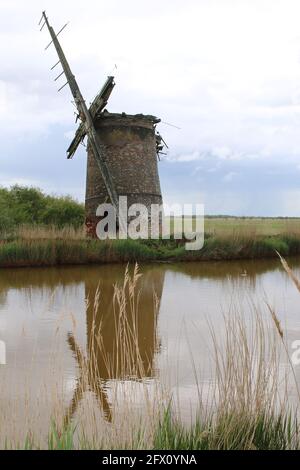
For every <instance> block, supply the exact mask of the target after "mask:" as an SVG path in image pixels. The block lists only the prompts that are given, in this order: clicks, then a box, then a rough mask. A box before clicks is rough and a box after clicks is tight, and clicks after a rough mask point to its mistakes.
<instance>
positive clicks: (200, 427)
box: [7, 409, 300, 450]
mask: <svg viewBox="0 0 300 470" xmlns="http://www.w3.org/2000/svg"><path fill="white" fill-rule="evenodd" d="M140 436H143V431H142V430H141V431H140ZM299 437H300V435H299V426H298V423H297V421H296V420H295V418H292V415H291V414H289V413H282V414H277V415H276V414H274V415H272V414H270V413H269V412H265V413H262V414H259V415H248V414H247V412H246V411H245V412H244V413H235V412H231V413H226V412H225V413H224V414H222V415H220V416H218V418H217V419H216V420H213V419H210V420H206V421H201V420H200V419H198V420H197V421H196V423H195V424H194V425H193V426H191V427H190V428H188V429H187V428H186V427H185V426H183V425H182V424H181V423H180V421H177V420H175V419H173V418H172V414H171V412H170V409H166V410H165V412H164V414H163V416H162V418H161V420H160V421H159V423H158V424H157V427H156V429H155V432H154V436H153V446H152V447H151V446H150V449H153V450H299V447H300V441H299ZM132 444H133V445H132V446H127V447H126V449H132V450H137V449H145V448H147V449H149V445H148V444H147V443H146V442H145V441H143V439H142V438H139V437H138V436H137V437H136V438H134V439H133V440H132ZM111 447H112V448H117V447H118V446H116V443H112V446H111ZM7 448H8V449H9V446H8V447H7ZM21 448H22V447H21ZM23 448H24V449H25V450H33V449H38V446H36V444H35V442H34V439H32V438H28V439H26V442H25V444H24V446H23ZM95 449H106V447H105V446H103V447H101V445H95V443H94V442H92V441H89V440H87V439H85V438H84V437H82V438H81V439H79V444H76V438H75V428H74V427H72V426H70V427H68V428H67V429H65V430H63V431H62V432H60V431H58V429H57V428H56V426H55V425H54V424H53V426H52V428H51V430H50V432H49V435H48V446H47V450H95Z"/></svg>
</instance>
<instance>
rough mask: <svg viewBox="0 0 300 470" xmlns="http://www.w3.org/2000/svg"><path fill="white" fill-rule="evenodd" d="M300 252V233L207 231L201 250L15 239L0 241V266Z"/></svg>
mask: <svg viewBox="0 0 300 470" xmlns="http://www.w3.org/2000/svg"><path fill="white" fill-rule="evenodd" d="M276 251H278V252H279V253H280V254H281V255H283V256H292V255H294V256H295V255H300V235H295V234H294V235H293V234H282V235H274V236H256V237H252V236H248V237H247V236H246V235H243V236H218V235H216V236H213V235H207V236H206V238H205V242H204V246H203V248H202V249H201V250H199V251H187V250H186V249H185V243H184V241H182V240H110V241H100V240H88V239H68V238H65V239H63V238H53V239H47V238H45V239H22V238H18V239H13V240H5V241H2V242H0V267H1V268H8V267H10V268H11V267H27V266H28V267H29V266H30V267H34V266H56V265H76V264H78V265H80V264H104V263H127V262H180V261H212V260H213V261H218V260H239V259H259V258H272V257H276V256H277V255H276Z"/></svg>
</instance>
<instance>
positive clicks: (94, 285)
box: [64, 268, 164, 425]
mask: <svg viewBox="0 0 300 470" xmlns="http://www.w3.org/2000/svg"><path fill="white" fill-rule="evenodd" d="M114 282H116V284H115V285H113V280H112V279H101V280H100V283H99V280H98V281H96V280H95V279H94V278H92V279H87V280H86V300H87V303H86V305H87V308H86V314H87V354H86V355H85V354H84V353H83V352H82V350H81V349H80V347H79V346H78V344H77V343H76V340H75V338H74V335H72V334H69V336H68V343H69V346H70V349H71V351H72V353H73V356H74V357H75V358H76V361H77V364H78V368H79V374H80V376H79V379H78V380H77V383H76V388H75V391H74V393H73V398H72V401H71V404H70V406H69V409H68V410H67V412H66V415H65V420H64V422H65V425H67V424H68V423H69V422H70V419H72V417H73V415H74V413H75V412H76V410H77V406H78V404H79V402H80V400H81V399H82V398H83V395H84V394H85V392H88V391H89V392H92V393H93V394H94V395H95V396H96V398H97V401H98V404H99V406H100V408H101V409H102V410H103V414H104V416H105V418H106V420H107V421H111V419H112V413H111V407H110V404H109V401H108V397H107V394H106V390H105V387H106V386H107V382H108V381H109V380H116V379H117V380H125V379H126V380H133V381H139V380H141V379H143V378H147V377H148V378H150V377H153V376H154V354H155V352H156V350H157V347H158V345H157V337H156V326H157V314H158V309H159V303H160V299H161V295H162V290H163V282H164V272H163V271H162V270H159V269H155V268H152V269H148V270H146V271H145V272H144V274H143V275H142V277H141V278H140V279H139V275H138V273H137V270H134V272H133V273H132V275H129V273H128V271H126V273H125V277H124V279H123V278H122V276H121V275H120V273H119V272H118V278H116V277H114Z"/></svg>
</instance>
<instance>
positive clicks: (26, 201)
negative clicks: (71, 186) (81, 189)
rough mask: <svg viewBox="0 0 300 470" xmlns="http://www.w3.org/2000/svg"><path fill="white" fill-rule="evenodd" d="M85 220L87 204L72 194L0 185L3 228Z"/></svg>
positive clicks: (0, 209) (0, 228) (78, 224)
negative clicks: (50, 193) (59, 194)
mask: <svg viewBox="0 0 300 470" xmlns="http://www.w3.org/2000/svg"><path fill="white" fill-rule="evenodd" d="M83 223H84V205H83V204H80V203H79V202H77V201H75V200H74V199H73V198H72V197H70V196H49V195H47V194H45V193H44V192H43V191H42V190H40V189H38V188H33V187H25V186H19V185H15V186H12V187H11V188H10V189H7V188H1V187H0V230H1V231H3V230H10V229H12V228H14V227H16V226H18V225H21V224H31V225H34V224H43V225H55V226H57V227H63V226H66V225H71V226H73V227H79V226H80V225H82V224H83Z"/></svg>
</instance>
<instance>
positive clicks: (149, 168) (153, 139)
mask: <svg viewBox="0 0 300 470" xmlns="http://www.w3.org/2000/svg"><path fill="white" fill-rule="evenodd" d="M42 21H44V23H43V25H42V27H41V30H42V29H43V28H44V26H45V25H46V26H47V28H48V30H49V33H50V35H51V39H52V40H51V43H50V44H49V45H48V46H47V48H48V47H49V46H50V45H51V44H52V43H53V44H54V46H55V49H56V51H57V54H58V58H59V61H58V62H57V63H56V64H55V65H54V66H53V67H52V69H53V68H55V67H56V66H57V65H59V64H61V66H62V68H63V71H62V72H61V73H60V74H59V75H58V77H57V78H56V79H55V80H57V79H58V78H59V77H60V76H62V75H63V74H64V75H65V76H66V78H67V82H66V83H65V85H63V86H62V87H61V88H60V89H59V91H60V90H61V89H62V88H64V87H65V86H66V85H67V84H68V85H69V87H70V90H71V93H72V95H73V98H74V101H75V105H76V107H77V110H78V119H79V120H80V121H81V122H80V125H79V127H78V129H77V131H76V133H75V136H74V139H73V141H72V142H71V145H70V146H69V148H68V150H67V158H69V159H70V158H72V157H73V156H74V154H75V152H76V150H77V148H78V146H79V144H80V143H82V142H83V140H84V138H85V137H86V136H87V139H88V143H87V154H88V156H87V177H86V200H85V211H86V227H87V233H88V235H90V236H96V226H97V223H98V221H99V217H97V216H96V210H97V207H98V206H99V205H100V204H102V203H108V202H110V203H112V204H113V206H114V207H115V209H116V212H117V214H118V223H119V226H122V228H123V230H125V231H126V227H127V224H128V220H127V218H124V216H123V215H122V214H121V213H120V212H119V197H120V196H126V197H127V203H128V207H129V206H130V205H131V204H134V203H138V204H143V205H144V206H146V207H147V209H148V214H149V215H150V210H151V205H152V204H162V195H161V189H160V182H159V175H158V167H157V158H158V157H159V154H160V153H161V151H162V149H163V145H162V143H164V141H163V139H162V138H161V136H160V134H159V133H158V132H157V131H156V126H157V124H158V123H159V122H160V119H158V118H157V117H155V116H151V115H144V114H137V115H129V114H125V113H109V112H108V111H107V110H106V109H105V107H106V105H107V102H108V100H109V97H110V95H111V92H112V90H113V88H114V86H115V83H114V77H111V76H110V77H108V78H107V80H106V82H105V84H104V86H103V88H102V89H101V91H100V92H99V94H98V95H97V96H96V98H95V99H94V101H93V102H92V104H91V105H90V108H87V106H86V103H85V100H84V99H83V96H82V94H81V92H80V89H79V86H78V84H77V82H76V79H75V77H74V75H73V74H72V71H71V69H70V66H69V64H68V62H67V60H66V58H65V55H64V53H63V50H62V48H61V45H60V43H59V41H58V38H57V36H58V35H59V34H60V33H61V31H63V29H64V28H65V26H66V25H65V26H64V27H63V28H62V29H61V30H60V31H59V33H58V34H56V33H55V32H54V29H53V28H52V27H51V26H50V24H49V21H48V18H47V16H46V13H45V12H43V15H42V18H41V21H40V24H41V23H42ZM47 48H46V49H47Z"/></svg>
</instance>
